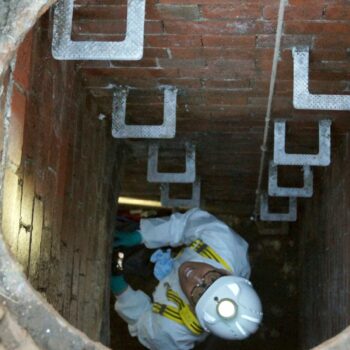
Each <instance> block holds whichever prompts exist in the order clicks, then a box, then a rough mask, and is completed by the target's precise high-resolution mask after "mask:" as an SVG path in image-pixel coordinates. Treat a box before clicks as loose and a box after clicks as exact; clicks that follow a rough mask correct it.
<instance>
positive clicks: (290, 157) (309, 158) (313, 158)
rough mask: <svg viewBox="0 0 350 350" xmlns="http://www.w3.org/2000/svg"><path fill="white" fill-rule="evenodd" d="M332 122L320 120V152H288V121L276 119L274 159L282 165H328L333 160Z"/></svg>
mask: <svg viewBox="0 0 350 350" xmlns="http://www.w3.org/2000/svg"><path fill="white" fill-rule="evenodd" d="M331 124H332V122H331V121H330V120H327V119H325V120H321V121H319V152H318V153H317V154H287V153H286V152H285V146H286V121H285V120H279V121H275V129H274V152H273V161H274V163H275V164H281V165H314V166H327V165H329V164H330V162H331Z"/></svg>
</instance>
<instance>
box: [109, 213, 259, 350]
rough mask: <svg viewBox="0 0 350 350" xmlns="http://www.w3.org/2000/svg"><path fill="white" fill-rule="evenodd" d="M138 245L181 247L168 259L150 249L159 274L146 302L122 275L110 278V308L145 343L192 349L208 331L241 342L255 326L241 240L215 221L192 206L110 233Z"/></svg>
mask: <svg viewBox="0 0 350 350" xmlns="http://www.w3.org/2000/svg"><path fill="white" fill-rule="evenodd" d="M140 243H143V244H145V246H146V247H147V248H159V247H166V246H171V247H178V246H184V248H183V249H182V250H181V251H180V253H179V254H178V255H177V256H176V257H175V258H171V256H170V253H169V250H168V252H167V253H162V252H161V251H157V252H156V253H155V254H153V255H154V256H155V260H153V261H154V262H156V265H155V271H154V272H155V275H156V277H157V278H158V279H159V284H158V286H157V287H156V289H155V291H154V293H153V300H151V298H150V297H149V296H148V295H146V294H145V293H144V292H142V291H140V290H136V291H135V290H133V289H132V288H131V287H130V286H129V285H128V284H127V283H126V282H125V280H124V277H123V275H122V274H117V275H115V276H112V281H111V287H112V291H113V293H114V294H115V295H116V298H117V301H116V303H115V310H116V311H117V313H118V314H119V315H120V316H121V317H122V318H123V319H124V320H125V321H126V322H127V323H128V328H129V332H130V334H131V335H132V336H137V337H138V339H139V341H140V343H141V344H142V345H144V346H145V347H146V348H148V349H152V350H185V349H192V348H193V347H194V346H195V345H196V343H198V342H201V341H203V340H205V338H206V337H207V336H208V334H209V333H213V334H215V335H216V336H218V337H221V338H225V339H232V340H235V339H237V340H241V339H245V338H247V337H249V336H250V335H251V334H252V333H254V332H255V331H256V330H257V329H258V326H259V324H260V322H261V319H262V307H261V302H260V299H259V296H258V295H257V293H256V292H255V290H254V289H253V287H252V284H251V283H250V282H249V280H248V278H249V276H250V265H249V261H248V256H247V249H248V243H247V242H246V241H245V240H244V239H243V238H242V237H240V236H239V235H238V234H237V233H236V232H234V231H233V230H232V229H230V228H229V227H228V226H227V225H226V224H224V223H223V222H222V221H220V220H218V219H216V218H215V217H214V216H213V215H211V214H209V213H208V212H205V211H202V210H200V209H196V208H195V209H191V210H189V211H187V212H186V213H184V214H180V213H175V214H172V215H171V216H170V217H165V218H153V219H142V220H141V222H140V230H139V231H134V232H127V233H126V232H118V233H117V234H116V245H117V246H127V247H130V246H133V245H137V244H140Z"/></svg>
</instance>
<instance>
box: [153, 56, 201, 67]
mask: <svg viewBox="0 0 350 350" xmlns="http://www.w3.org/2000/svg"><path fill="white" fill-rule="evenodd" d="M158 64H159V66H160V67H162V68H168V67H170V68H181V67H192V68H193V69H196V68H201V67H205V66H206V65H207V61H206V60H205V58H191V59H174V58H173V59H166V58H165V59H162V58H160V59H159V60H158Z"/></svg>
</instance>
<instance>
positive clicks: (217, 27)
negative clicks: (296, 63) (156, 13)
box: [164, 20, 276, 35]
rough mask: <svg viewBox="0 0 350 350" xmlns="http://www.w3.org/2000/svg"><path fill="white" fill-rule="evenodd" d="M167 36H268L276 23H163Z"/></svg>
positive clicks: (242, 21)
mask: <svg viewBox="0 0 350 350" xmlns="http://www.w3.org/2000/svg"><path fill="white" fill-rule="evenodd" d="M164 28H165V32H166V33H168V34H186V33H192V34H201V33H207V34H220V35H222V34H240V35H244V34H255V33H256V34H264V33H265V34H268V33H274V32H275V30H276V23H275V22H270V21H255V20H234V21H204V22H189V21H164Z"/></svg>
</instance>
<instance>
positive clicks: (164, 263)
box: [150, 249, 174, 281]
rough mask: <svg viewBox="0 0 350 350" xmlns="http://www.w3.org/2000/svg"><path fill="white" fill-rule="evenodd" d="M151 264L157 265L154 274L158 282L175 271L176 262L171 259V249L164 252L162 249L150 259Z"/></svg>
mask: <svg viewBox="0 0 350 350" xmlns="http://www.w3.org/2000/svg"><path fill="white" fill-rule="evenodd" d="M150 260H151V262H153V263H155V265H154V270H153V274H154V276H155V277H156V278H157V280H159V281H161V280H162V279H163V278H164V277H166V276H167V275H168V274H169V273H170V272H171V270H172V269H173V266H174V262H173V259H172V258H171V249H167V251H166V252H164V251H163V250H162V249H158V250H156V251H155V252H154V253H153V254H152V255H151V258H150Z"/></svg>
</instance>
